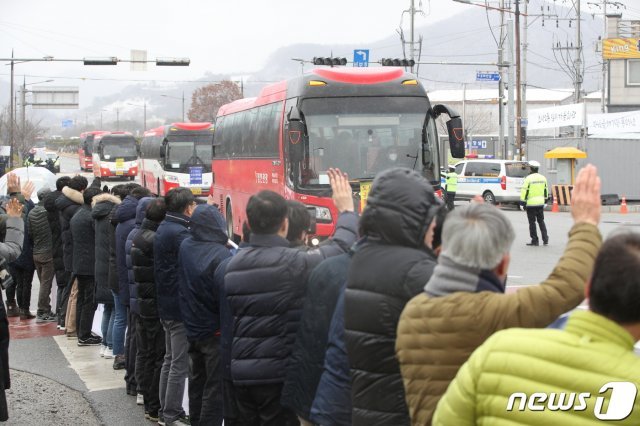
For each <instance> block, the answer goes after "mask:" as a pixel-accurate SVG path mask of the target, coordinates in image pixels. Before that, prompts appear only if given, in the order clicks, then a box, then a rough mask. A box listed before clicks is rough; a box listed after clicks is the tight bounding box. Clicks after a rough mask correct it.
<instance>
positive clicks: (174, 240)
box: [153, 212, 190, 321]
mask: <svg viewBox="0 0 640 426" xmlns="http://www.w3.org/2000/svg"><path fill="white" fill-rule="evenodd" d="M189 226H190V223H189V218H188V217H187V216H185V215H183V214H180V213H172V212H167V215H166V217H165V219H164V220H163V221H162V222H161V223H160V226H158V230H157V231H156V237H155V239H154V240H153V261H154V266H153V267H154V271H153V273H154V275H155V277H156V295H157V298H158V314H159V315H160V319H163V320H173V321H182V313H181V312H180V303H179V294H180V293H179V288H180V283H179V279H180V277H179V275H178V270H179V265H178V252H179V251H180V244H182V242H183V241H184V240H185V239H186V238H187V237H188V236H189Z"/></svg>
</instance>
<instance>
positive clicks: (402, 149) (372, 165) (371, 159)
mask: <svg viewBox="0 0 640 426" xmlns="http://www.w3.org/2000/svg"><path fill="white" fill-rule="evenodd" d="M428 108H429V104H428V101H427V98H423V97H357V98H355V97H352V98H311V99H305V100H303V101H302V104H301V107H300V109H301V111H302V113H303V114H304V118H305V122H306V125H307V133H308V135H309V143H308V147H305V156H306V158H305V160H304V165H303V172H302V173H301V177H300V179H301V182H300V184H301V186H314V185H324V184H328V183H329V181H328V178H327V169H328V168H329V167H337V168H339V169H340V170H342V171H345V172H347V173H348V174H349V178H350V179H372V178H373V177H375V175H376V174H377V173H378V172H380V171H382V170H385V169H388V168H390V167H408V168H410V169H414V170H417V171H418V172H420V171H423V167H424V168H427V169H428V170H424V171H423V174H425V175H426V177H427V178H428V179H429V180H430V181H434V180H435V179H436V178H435V176H436V171H437V170H438V169H437V167H438V164H437V156H436V155H435V153H436V149H437V147H436V146H435V142H436V141H435V138H434V137H433V136H434V135H432V132H427V133H428V134H429V136H431V137H430V138H429V140H430V142H431V143H433V144H434V146H431V147H428V149H427V150H426V151H425V152H429V150H430V152H431V153H433V155H431V157H433V158H430V159H429V160H428V161H427V165H426V166H423V163H422V129H423V126H424V123H425V119H426V117H427V111H428ZM429 124H431V125H432V126H433V120H430V123H429ZM433 130H435V127H434V129H433ZM431 139H433V141H431ZM425 155H427V154H425ZM425 159H426V158H425ZM305 169H306V170H305Z"/></svg>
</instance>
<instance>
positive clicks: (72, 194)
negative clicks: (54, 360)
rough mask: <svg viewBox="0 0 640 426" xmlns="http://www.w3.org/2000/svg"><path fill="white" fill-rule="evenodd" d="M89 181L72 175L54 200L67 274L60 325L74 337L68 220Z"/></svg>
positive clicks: (74, 289) (74, 296) (74, 286)
mask: <svg viewBox="0 0 640 426" xmlns="http://www.w3.org/2000/svg"><path fill="white" fill-rule="evenodd" d="M88 184H89V182H88V181H87V179H86V178H85V177H83V176H74V177H72V178H71V180H70V181H69V185H68V186H66V187H64V188H62V195H60V197H58V198H57V199H56V201H55V205H56V209H57V210H58V213H59V214H60V235H61V237H62V260H63V262H64V270H65V271H66V272H67V274H68V276H69V282H67V285H66V289H65V295H64V296H63V303H64V304H63V306H61V307H60V315H61V319H60V326H61V329H62V327H65V328H66V334H67V336H68V337H70V338H72V337H76V327H77V326H76V299H77V296H78V285H77V284H76V281H75V279H73V277H72V275H73V239H72V237H71V228H70V227H69V222H70V221H71V218H72V217H73V215H74V214H76V212H77V211H78V210H79V209H80V207H81V206H82V205H83V204H84V198H83V197H82V192H84V190H85V189H87V186H88Z"/></svg>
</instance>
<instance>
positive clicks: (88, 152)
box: [78, 130, 105, 172]
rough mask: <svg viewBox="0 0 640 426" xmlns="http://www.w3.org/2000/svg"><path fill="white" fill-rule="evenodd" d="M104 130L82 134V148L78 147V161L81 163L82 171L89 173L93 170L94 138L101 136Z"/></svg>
mask: <svg viewBox="0 0 640 426" xmlns="http://www.w3.org/2000/svg"><path fill="white" fill-rule="evenodd" d="M102 133H105V132H103V131H102V130H93V131H91V132H84V133H80V146H79V147H78V160H79V161H80V170H86V171H88V172H90V171H92V170H93V138H94V137H95V136H96V135H100V134H102Z"/></svg>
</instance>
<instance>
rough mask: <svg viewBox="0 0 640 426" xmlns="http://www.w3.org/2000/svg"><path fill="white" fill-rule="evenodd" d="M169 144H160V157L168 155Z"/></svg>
mask: <svg viewBox="0 0 640 426" xmlns="http://www.w3.org/2000/svg"><path fill="white" fill-rule="evenodd" d="M166 149H167V144H162V146H160V158H164V157H165V156H166Z"/></svg>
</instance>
